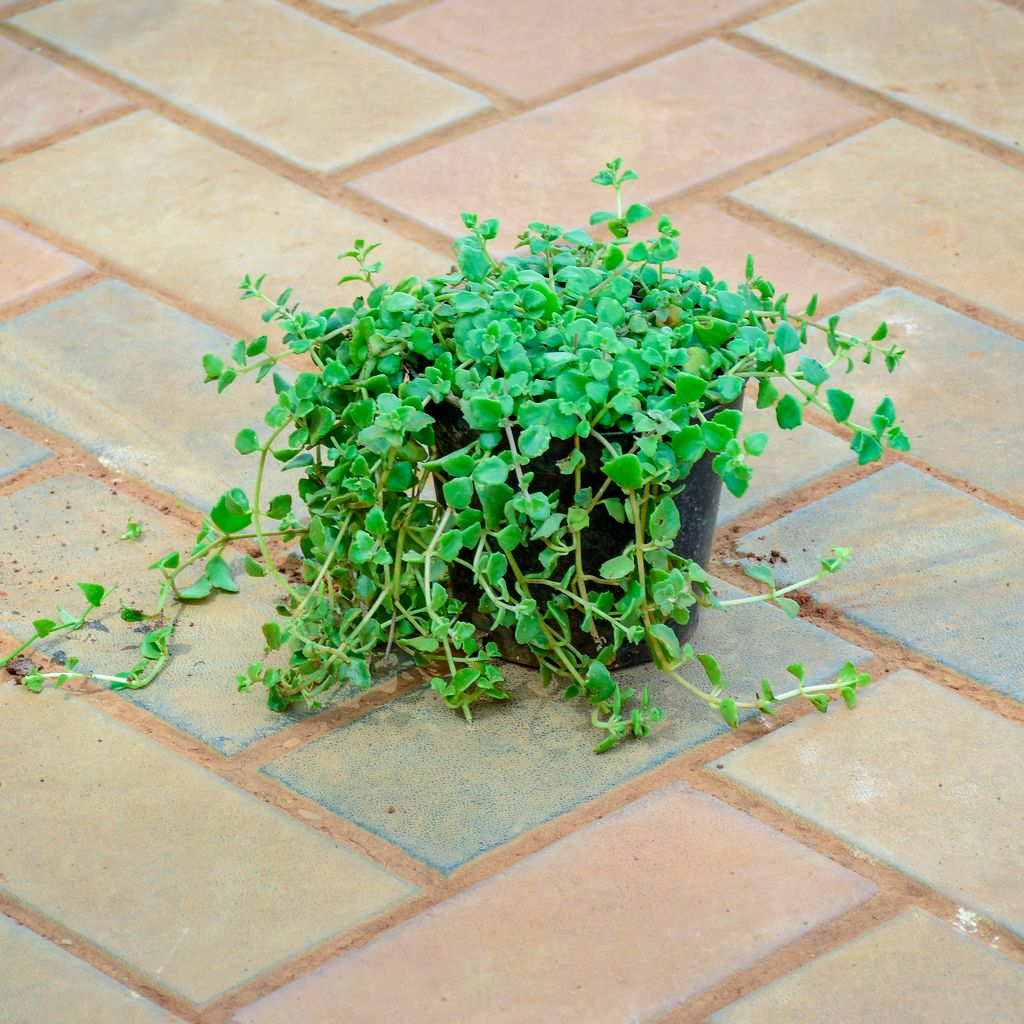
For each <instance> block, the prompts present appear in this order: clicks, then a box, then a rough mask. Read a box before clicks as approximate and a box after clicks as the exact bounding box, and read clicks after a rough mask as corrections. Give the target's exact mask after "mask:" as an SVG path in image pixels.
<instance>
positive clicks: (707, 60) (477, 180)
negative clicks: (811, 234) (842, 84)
mask: <svg viewBox="0 0 1024 1024" xmlns="http://www.w3.org/2000/svg"><path fill="white" fill-rule="evenodd" d="M709 111H713V112H714V114H713V116H711V115H709V113H708V112H709ZM865 113H866V112H865V111H863V110H862V109H861V108H860V107H857V106H855V105H854V104H852V103H849V102H847V101H846V100H844V99H841V98H840V97H838V96H836V95H835V94H834V93H830V92H827V91H826V90H824V89H821V88H819V87H818V86H816V85H813V84H812V83H810V82H807V81H806V80H804V79H800V78H797V77H796V76H795V75H790V74H788V73H786V72H784V71H780V70H778V69H777V68H775V67H772V65H770V64H767V63H765V62H764V61H760V60H757V59H755V58H754V57H751V56H749V55H748V54H746V53H742V52H741V51H739V50H736V49H734V48H733V47H731V46H726V45H725V44H723V43H719V42H706V43H701V44H700V45H698V46H693V47H690V48H689V49H687V50H683V51H681V52H680V53H675V54H672V55H671V56H668V57H663V58H661V59H660V60H656V61H653V62H652V63H650V64H645V65H644V66H643V67H640V68H637V69H636V70H634V71H630V72H628V73H626V74H623V75H620V76H618V77H617V78H612V79H610V80H609V81H607V82H602V83H601V84H600V85H595V86H592V87H591V88H589V89H584V90H583V91H582V92H579V93H575V94H573V95H572V96H569V97H568V98H566V99H563V100H558V101H556V102H554V103H551V104H549V105H547V106H544V107H540V108H538V109H536V110H533V111H530V112H529V113H526V114H521V115H519V116H518V117H514V118H512V119H510V120H508V121H505V122H503V123H502V124H499V125H495V126H494V127H491V128H487V129H484V130H483V131H479V132H476V133H475V134H473V135H470V136H466V137H464V138H461V139H458V140H455V141H453V142H450V143H448V144H446V145H442V146H438V147H435V148H434V149H432V150H430V151H428V152H426V153H422V154H420V155H418V156H415V157H410V158H409V159H407V160H403V161H401V162H399V163H397V164H395V165H394V166H392V167H389V168H387V169H385V170H383V171H378V172H376V173H374V174H368V175H365V176H364V177H362V178H357V179H356V181H355V187H356V188H357V189H359V190H360V191H362V192H365V193H366V194H367V195H370V196H373V197H374V198H375V199H379V200H381V201H382V202H384V203H387V204H388V205H390V206H393V207H395V208H397V209H399V210H402V211H403V212H404V213H407V214H409V215H411V216H413V217H416V218H417V219H419V220H421V221H423V222H424V223H426V224H429V225H430V226H431V227H434V228H437V229H438V230H440V231H444V232H446V233H448V234H456V233H461V230H462V229H461V225H460V221H459V213H460V212H461V211H462V210H470V211H473V212H476V213H479V214H481V215H485V216H496V217H500V218H501V219H502V221H503V223H504V225H505V232H504V234H503V236H502V237H504V238H506V239H507V240H508V241H509V243H510V244H511V240H512V239H514V237H515V235H516V234H517V233H518V232H519V231H521V230H522V228H523V227H525V226H526V224H527V223H528V222H530V221H535V220H546V221H549V222H551V223H558V224H562V225H563V226H565V227H573V226H576V227H578V226H582V225H585V224H586V223H587V219H588V217H589V216H590V212H591V211H592V210H595V209H602V208H603V207H604V206H606V205H607V203H608V202H609V197H608V196H607V195H606V190H604V189H601V188H599V187H598V186H596V185H593V184H591V182H590V179H591V177H592V176H593V175H594V174H595V173H596V172H597V171H598V169H599V168H601V167H602V166H603V164H604V163H605V162H606V161H608V160H610V159H612V158H613V157H615V156H617V155H620V154H621V155H624V156H625V158H626V164H627V166H629V167H632V168H634V169H635V170H636V171H637V173H638V174H639V175H640V180H639V182H638V183H636V185H635V186H627V187H628V189H629V191H628V196H629V200H630V201H640V200H643V201H648V202H650V201H659V200H661V199H664V198H666V197H668V196H670V195H672V194H673V193H675V192H679V191H681V190H682V189H685V188H689V187H692V186H694V185H697V184H700V183H701V182H704V181H708V180H709V179H711V178H713V177H715V176H716V175H719V174H723V173H725V172H726V171H729V170H734V169H735V168H737V167H741V166H743V165H744V164H746V163H748V162H750V161H752V160H757V159H759V158H761V157H765V156H768V155H770V154H772V153H777V152H780V151H781V150H784V149H785V148H786V147H787V146H791V145H794V144H795V143H798V142H802V141H804V140H805V139H808V138H812V137H813V136H816V135H819V134H821V133H824V132H828V131H830V130H833V129H836V128H840V127H842V126H844V125H848V124H850V123H851V122H854V121H856V120H858V119H859V118H861V117H863V116H865ZM567 140H571V143H568V142H567Z"/></svg>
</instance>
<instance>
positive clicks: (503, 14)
mask: <svg viewBox="0 0 1024 1024" xmlns="http://www.w3.org/2000/svg"><path fill="white" fill-rule="evenodd" d="M761 2H762V0H724V2H721V3H716V4H686V5H685V7H686V9H685V11H684V10H681V9H680V5H679V4H678V3H677V2H674V0H632V2H630V0H598V2H594V0H561V2H560V3H558V4H551V3H546V2H545V0H519V3H517V4H516V11H515V17H514V18H509V16H508V6H507V5H506V4H504V3H503V2H502V0H443V2H442V3H436V4H431V5H430V6H429V7H424V8H422V9H421V10H417V11H413V12H412V13H411V14H407V15H405V16H404V17H401V18H397V19H395V20H394V21H389V22H388V23H387V24H386V25H383V26H382V27H380V28H378V29H376V32H377V33H378V34H379V35H381V36H383V37H384V38H385V39H390V40H392V41H394V42H396V43H401V44H402V45H403V46H406V47H408V48H409V49H410V50H412V51H414V52H416V53H420V54H423V55H424V56H426V57H429V58H430V59H432V60H436V61H440V62H441V63H442V64H445V65H447V66H448V67H451V68H455V69H456V70H457V71H461V72H463V73H464V74H466V75H469V77H470V78H473V79H475V80H476V81H478V82H483V83H484V84H485V85H489V86H491V87H492V88H494V89H497V90H499V91H500V92H504V93H506V94H508V95H509V96H514V97H516V98H517V99H520V100H535V99H537V98H539V97H541V96H546V95H548V94H549V93H553V92H557V91H560V90H562V89H565V88H567V87H569V86H571V85H574V84H575V83H577V82H579V81H581V80H582V79H584V78H588V77H590V76H592V75H596V74H598V73H599V72H602V71H609V70H611V69H612V68H615V67H617V66H619V65H621V64H625V63H627V62H629V61H633V60H636V59H637V58H639V57H642V56H643V55H644V54H646V53H650V52H651V51H653V50H657V49H660V48H662V47H667V46H669V45H671V44H672V43H681V42H682V41H683V40H684V39H686V38H687V37H688V36H694V35H696V34H697V33H699V32H704V31H706V30H707V29H709V28H711V27H713V26H714V25H717V24H720V23H721V22H723V21H727V20H729V19H730V18H734V17H736V16H737V15H740V14H744V13H746V12H747V11H749V10H752V9H754V8H756V7H758V6H760V4H761Z"/></svg>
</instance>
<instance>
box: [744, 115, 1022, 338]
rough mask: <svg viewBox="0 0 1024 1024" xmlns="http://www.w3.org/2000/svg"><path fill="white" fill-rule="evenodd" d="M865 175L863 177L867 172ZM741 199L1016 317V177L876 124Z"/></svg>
mask: <svg viewBox="0 0 1024 1024" xmlns="http://www.w3.org/2000/svg"><path fill="white" fill-rule="evenodd" d="M867 169H870V173H868V170H867ZM733 195H734V196H735V197H736V198H737V199H739V200H741V201H742V202H744V203H748V204H749V205H751V206H754V207H756V208H757V209H760V210H763V211H764V212H766V213H769V214H771V215H772V216H774V217H778V218H780V219H781V220H784V221H788V222H790V223H792V224H795V225H796V226H797V227H799V228H802V229H803V230H805V231H808V232H810V233H811V234H813V235H815V236H817V237H819V238H823V239H825V240H826V241H829V242H833V243H834V244H836V245H840V246H843V247H845V248H847V249H851V250H853V251H854V252H857V253H859V254H861V255H863V256H866V257H868V258H869V259H873V260H877V261H879V262H880V263H884V264H886V265H887V266H891V267H893V268H895V269H897V270H900V271H902V272H904V273H906V274H909V275H910V276H912V277H916V278H918V279H919V280H922V281H927V282H928V283H930V284H932V285H935V286H937V287H939V288H944V289H946V290H947V291H949V292H951V293H952V294H954V295H958V296H960V297H961V298H964V299H966V300H967V301H969V302H976V303H978V304H980V305H983V306H988V307H989V308H990V309H993V310H995V311H996V312H999V313H1002V314H1003V315H1004V316H1007V317H1011V318H1015V319H1018V320H1024V299H1022V298H1021V290H1020V287H1019V282H1018V274H1017V266H1016V260H1015V254H1016V253H1018V252H1020V251H1021V250H1022V249H1024V173H1022V172H1021V171H1019V170H1017V169H1015V168H1013V167H1009V166H1007V165H1006V164H1004V163H1001V162H999V161H998V160H993V159H992V158H991V157H987V156H983V155H982V154H981V153H976V152H974V151H973V150H970V149H967V148H966V147H964V146H959V145H957V144H956V143H953V142H948V141H947V140H945V139H940V138H938V137H937V136H935V135H931V134H929V133H928V132H925V131H922V130H921V129H919V128H912V127H911V126H910V125H906V124H903V123H901V122H899V121H886V122H885V123H883V124H880V125H877V126H876V127H873V128H869V129H867V130H866V131H863V132H861V133H860V134H858V135H855V136H853V137H852V138H850V139H846V140H844V141H843V142H840V143H838V144H836V145H835V146H832V147H831V148H829V149H825V150H823V151H822V152H820V153H815V154H814V155H813V156H809V157H807V158H805V159H803V160H800V161H798V162H796V163H794V164H790V165H789V166H788V167H784V168H783V169H782V170H781V171H776V172H775V173H774V174H769V175H768V176H767V177H764V178H761V179H759V180H758V181H755V182H753V183H751V184H749V185H744V186H742V187H741V188H739V189H737V190H736V191H735V192H734V193H733Z"/></svg>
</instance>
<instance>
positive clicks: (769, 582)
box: [743, 564, 775, 587]
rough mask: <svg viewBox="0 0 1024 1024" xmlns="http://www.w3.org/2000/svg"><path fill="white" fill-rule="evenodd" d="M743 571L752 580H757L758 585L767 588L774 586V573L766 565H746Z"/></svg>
mask: <svg viewBox="0 0 1024 1024" xmlns="http://www.w3.org/2000/svg"><path fill="white" fill-rule="evenodd" d="M743 571H744V572H745V573H746V574H747V575H748V576H749V577H750V578H751V579H752V580H757V582H758V583H763V584H764V585H765V586H767V587H774V586H775V573H773V572H772V570H771V568H770V567H769V566H767V565H760V564H755V565H748V566H745V567H744V569H743Z"/></svg>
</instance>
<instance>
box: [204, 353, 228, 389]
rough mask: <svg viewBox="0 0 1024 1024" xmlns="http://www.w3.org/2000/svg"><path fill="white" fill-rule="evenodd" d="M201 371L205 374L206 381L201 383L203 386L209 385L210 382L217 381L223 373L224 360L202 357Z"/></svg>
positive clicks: (215, 357) (217, 357)
mask: <svg viewBox="0 0 1024 1024" xmlns="http://www.w3.org/2000/svg"><path fill="white" fill-rule="evenodd" d="M203 370H204V371H205V373H206V380H205V381H203V383H204V384H207V383H209V382H210V381H211V380H217V379H218V378H219V377H220V375H221V374H222V373H223V372H224V360H223V359H221V358H220V356H215V355H205V356H203Z"/></svg>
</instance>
